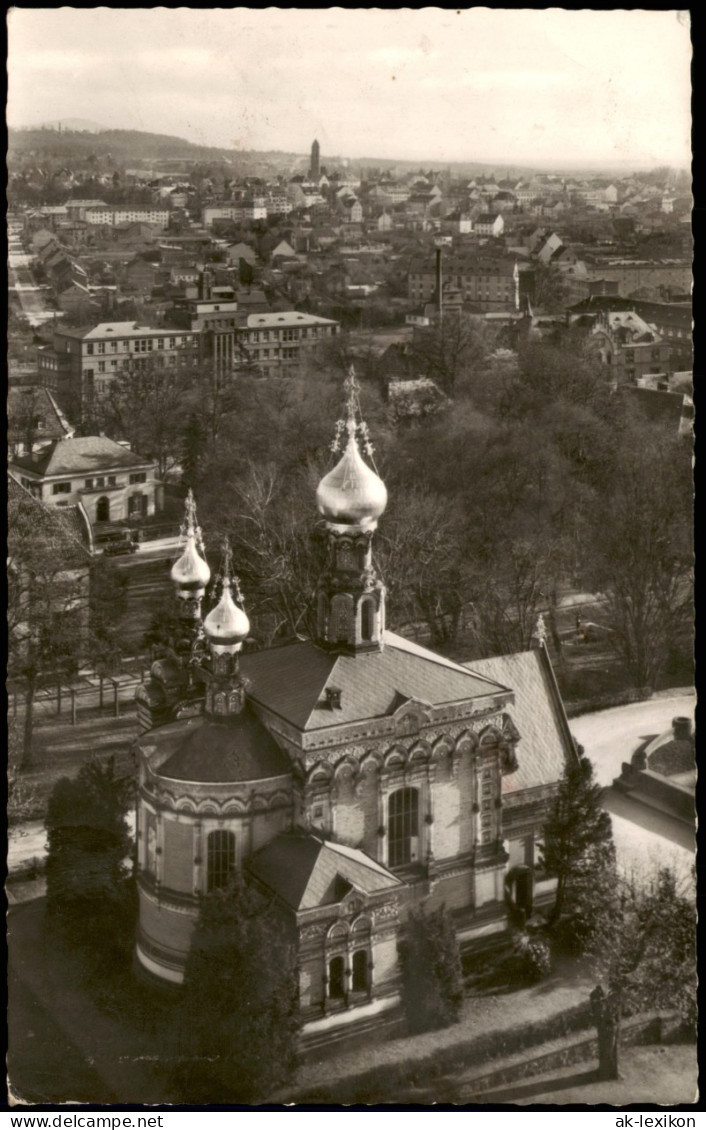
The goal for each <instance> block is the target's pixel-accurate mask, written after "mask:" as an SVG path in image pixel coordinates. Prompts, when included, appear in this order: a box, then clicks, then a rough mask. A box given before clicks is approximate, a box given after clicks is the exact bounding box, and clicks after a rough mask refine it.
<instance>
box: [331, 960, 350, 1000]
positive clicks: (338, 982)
mask: <svg viewBox="0 0 706 1130" xmlns="http://www.w3.org/2000/svg"><path fill="white" fill-rule="evenodd" d="M344 977H345V963H344V961H343V958H342V957H340V956H339V957H333V958H331V961H330V962H329V964H328V995H329V996H330V997H333V998H334V999H336V1000H341V999H342V998H343V997H345V995H346V986H345V981H344Z"/></svg>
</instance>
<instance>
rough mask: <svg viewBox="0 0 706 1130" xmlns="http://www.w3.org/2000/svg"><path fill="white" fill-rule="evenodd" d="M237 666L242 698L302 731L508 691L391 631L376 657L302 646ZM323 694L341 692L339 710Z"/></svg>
mask: <svg viewBox="0 0 706 1130" xmlns="http://www.w3.org/2000/svg"><path fill="white" fill-rule="evenodd" d="M241 666H242V670H243V673H244V674H245V675H246V676H247V678H248V679H249V680H250V686H249V688H248V694H249V697H250V698H251V699H253V700H254V701H255V702H256V703H259V704H260V705H262V706H263V707H265V708H266V709H268V710H271V711H272V712H273V713H275V714H277V715H279V716H280V717H281V718H284V719H286V720H287V721H288V722H290V723H291V724H292V725H294V726H296V727H297V728H298V729H299V730H303V731H312V730H319V729H327V728H328V727H330V726H336V725H341V724H345V723H348V722H359V721H363V720H364V719H366V718H378V717H384V716H385V715H388V714H391V713H394V711H395V710H397V709H398V707H399V706H400V705H401V704H402V702H403V701H404V700H405V699H416V700H418V701H421V702H424V703H428V704H429V705H430V706H437V705H441V704H442V703H451V702H462V701H466V700H470V699H474V698H481V697H484V696H485V695H494V694H503V693H504V694H507V693H508V685H509V684H507V683H503V685H501V684H500V683H499V682H498V681H496V680H494V678H493V677H492V676H489V675H486V674H485V673H478V672H477V671H476V670H475V666H474V669H473V671H471V670H469V669H468V668H467V667H462V666H461V665H460V664H458V663H454V662H452V660H450V659H444V658H443V657H442V656H440V655H435V654H434V652H432V651H428V650H427V649H426V648H423V647H420V646H419V645H418V644H414V643H412V642H411V641H410V640H406V639H403V638H402V637H401V636H397V635H394V634H393V633H392V632H386V633H385V646H384V648H383V650H382V651H370V652H364V653H361V654H358V655H337V654H335V653H333V652H329V651H326V650H324V648H322V647H319V646H318V644H315V643H313V642H311V641H308V640H307V641H302V642H301V643H295V644H289V645H288V646H286V647H278V648H270V649H268V650H267V651H260V652H253V653H251V654H249V655H244V656H243V657H242V661H241ZM327 687H330V688H335V689H337V690H340V691H341V709H340V710H339V709H336V710H332V709H331V707H330V706H329V704H328V702H327V699H326V688H327Z"/></svg>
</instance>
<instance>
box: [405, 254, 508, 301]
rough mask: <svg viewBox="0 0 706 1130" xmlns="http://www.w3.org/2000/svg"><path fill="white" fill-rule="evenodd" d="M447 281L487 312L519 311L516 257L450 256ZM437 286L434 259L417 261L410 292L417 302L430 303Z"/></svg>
mask: <svg viewBox="0 0 706 1130" xmlns="http://www.w3.org/2000/svg"><path fill="white" fill-rule="evenodd" d="M444 278H445V280H446V282H447V283H448V284H449V285H450V286H454V287H455V288H456V289H457V290H458V291H460V293H461V295H462V298H463V301H464V302H467V303H470V304H472V305H473V306H476V307H477V308H478V310H480V311H482V312H483V313H485V312H490V313H493V312H498V313H499V312H503V311H508V310H517V309H519V271H518V266H517V263H516V261H515V259H514V257H510V256H489V255H487V254H486V253H483V252H479V253H477V254H474V255H471V254H468V255H465V256H463V255H449V257H448V258H447V259H445V261H444ZM436 287H437V278H436V264H435V261H434V260H433V259H428V260H417V261H415V262H413V263H412V264H411V265H410V268H409V275H408V293H409V297H410V298H411V299H414V300H416V301H417V302H420V303H423V302H429V301H430V300H431V299H432V297H433V296H434V293H435V291H436Z"/></svg>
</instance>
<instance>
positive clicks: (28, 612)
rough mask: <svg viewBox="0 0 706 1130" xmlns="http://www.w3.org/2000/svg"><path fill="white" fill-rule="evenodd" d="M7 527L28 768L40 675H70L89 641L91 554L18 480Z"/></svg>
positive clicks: (10, 618) (13, 663)
mask: <svg viewBox="0 0 706 1130" xmlns="http://www.w3.org/2000/svg"><path fill="white" fill-rule="evenodd" d="M8 529H9V534H8V604H7V627H8V668H9V672H10V674H11V675H16V676H19V677H20V679H21V680H22V683H23V687H24V735H23V743H22V764H21V768H26V767H27V766H28V765H29V763H30V761H31V757H32V743H33V732H34V700H35V695H36V691H37V688H38V685H39V680H40V677H41V676H42V675H43V674H47V673H52V674H53V675H54V676H55V677H57V678H59V679H60V678H61V677H62V676H63V677H66V676H67V675H71V674H72V673H73V672H74V671H75V670H76V668H77V665H78V662H79V659H80V658H81V656H82V655H83V654H84V653H85V649H86V647H87V639H88V600H89V572H88V570H89V565H90V558H89V556H88V553H87V551H86V550H85V548H84V547H83V545H82V544H81V542H80V541H79V540H78V538H77V537H75V536H74V534H73V533H72V531H71V528H70V526H68V525H67V523H66V521H65V520H64V518H63V515H62V514H61V512H59V511H51V510H49V509H48V508H47V507H45V506H43V505H42V503H41V502H39V500H37V499H35V498H33V497H32V496H31V495H30V494H29V492H27V491H25V490H24V489H23V488H22V487H20V486H19V485H17V484H16V483H15V481H14V479H10V480H9V497H8Z"/></svg>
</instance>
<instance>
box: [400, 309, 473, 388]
mask: <svg viewBox="0 0 706 1130" xmlns="http://www.w3.org/2000/svg"><path fill="white" fill-rule="evenodd" d="M490 348H491V341H490V338H489V334H488V331H487V329H486V328H485V327H484V326H482V325H479V324H478V323H477V322H476V321H474V320H473V319H472V318H470V317H469V316H468V315H466V314H457V313H455V312H454V313H449V314H447V315H446V316H445V317H444V319H443V321H441V322H440V323H439V324H438V325H435V326H430V327H429V328H428V329H423V330H419V331H418V332H417V333H416V334H415V337H414V341H413V345H412V350H413V353H414V355H415V357H416V358H417V361H418V363H419V366H420V369H421V370H422V372H423V373H424V375H425V376H427V377H429V378H430V379H431V380H433V381H434V382H435V383H436V384H438V386H439V388H440V389H441V390H442V392H445V393H446V395H447V396H453V395H454V394H455V392H456V391H457V386H458V385H459V383H460V381H461V380H462V379H463V378H471V377H472V375H473V372H474V370H477V369H480V368H482V367H483V366H484V365H485V363H486V362H487V359H488V355H489V352H490Z"/></svg>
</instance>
